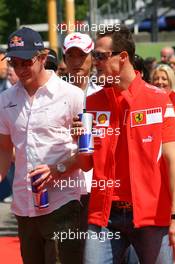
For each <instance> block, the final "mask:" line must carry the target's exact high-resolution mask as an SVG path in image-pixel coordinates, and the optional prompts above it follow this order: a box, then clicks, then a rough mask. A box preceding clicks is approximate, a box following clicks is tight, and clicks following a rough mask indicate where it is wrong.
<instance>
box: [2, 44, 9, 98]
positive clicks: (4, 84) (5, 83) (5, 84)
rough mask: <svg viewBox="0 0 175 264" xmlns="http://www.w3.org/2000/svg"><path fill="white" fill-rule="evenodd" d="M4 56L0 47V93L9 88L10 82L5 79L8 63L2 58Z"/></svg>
mask: <svg viewBox="0 0 175 264" xmlns="http://www.w3.org/2000/svg"><path fill="white" fill-rule="evenodd" d="M4 56H5V51H4V50H3V49H0V93H1V92H3V91H5V90H6V89H8V88H10V86H11V84H10V83H9V81H8V80H7V69H8V63H7V60H6V59H5V60H2V58H4Z"/></svg>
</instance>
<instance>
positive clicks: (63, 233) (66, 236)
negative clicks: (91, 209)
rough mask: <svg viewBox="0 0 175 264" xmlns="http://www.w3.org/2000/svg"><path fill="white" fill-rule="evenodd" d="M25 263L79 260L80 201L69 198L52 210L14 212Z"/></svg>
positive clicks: (66, 263) (76, 263)
mask: <svg viewBox="0 0 175 264" xmlns="http://www.w3.org/2000/svg"><path fill="white" fill-rule="evenodd" d="M16 217H17V220H18V232H19V239H20V248H21V255H22V259H23V263H24V264H70V263H72V264H81V263H82V256H81V254H82V252H81V251H80V247H81V241H80V239H79V237H78V236H77V237H76V236H75V235H76V234H77V232H78V230H79V221H80V203H79V201H71V202H69V203H67V204H65V205H63V206H62V207H61V208H59V209H57V210H55V211H54V212H52V213H50V214H47V215H42V216H37V217H23V216H16Z"/></svg>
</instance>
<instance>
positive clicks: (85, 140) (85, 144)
mask: <svg viewBox="0 0 175 264" xmlns="http://www.w3.org/2000/svg"><path fill="white" fill-rule="evenodd" d="M78 116H79V118H80V121H81V122H82V123H83V127H84V128H85V131H84V133H83V134H82V135H81V136H79V138H78V150H79V153H82V154H92V153H93V152H94V138H93V135H92V122H93V117H94V116H93V114H91V113H82V114H79V115H78Z"/></svg>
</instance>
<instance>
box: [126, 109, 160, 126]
mask: <svg viewBox="0 0 175 264" xmlns="http://www.w3.org/2000/svg"><path fill="white" fill-rule="evenodd" d="M162 122H163V120H162V108H161V107H157V108H150V109H144V110H137V111H133V112H131V127H136V126H145V125H151V124H157V123H162Z"/></svg>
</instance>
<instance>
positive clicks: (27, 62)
mask: <svg viewBox="0 0 175 264" xmlns="http://www.w3.org/2000/svg"><path fill="white" fill-rule="evenodd" d="M37 57H38V56H36V57H34V58H35V59H34V58H33V59H29V60H24V59H19V60H16V59H10V60H9V61H8V63H9V65H10V66H12V67H13V68H18V67H31V66H32V65H33V64H34V63H35V62H36V61H37Z"/></svg>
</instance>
